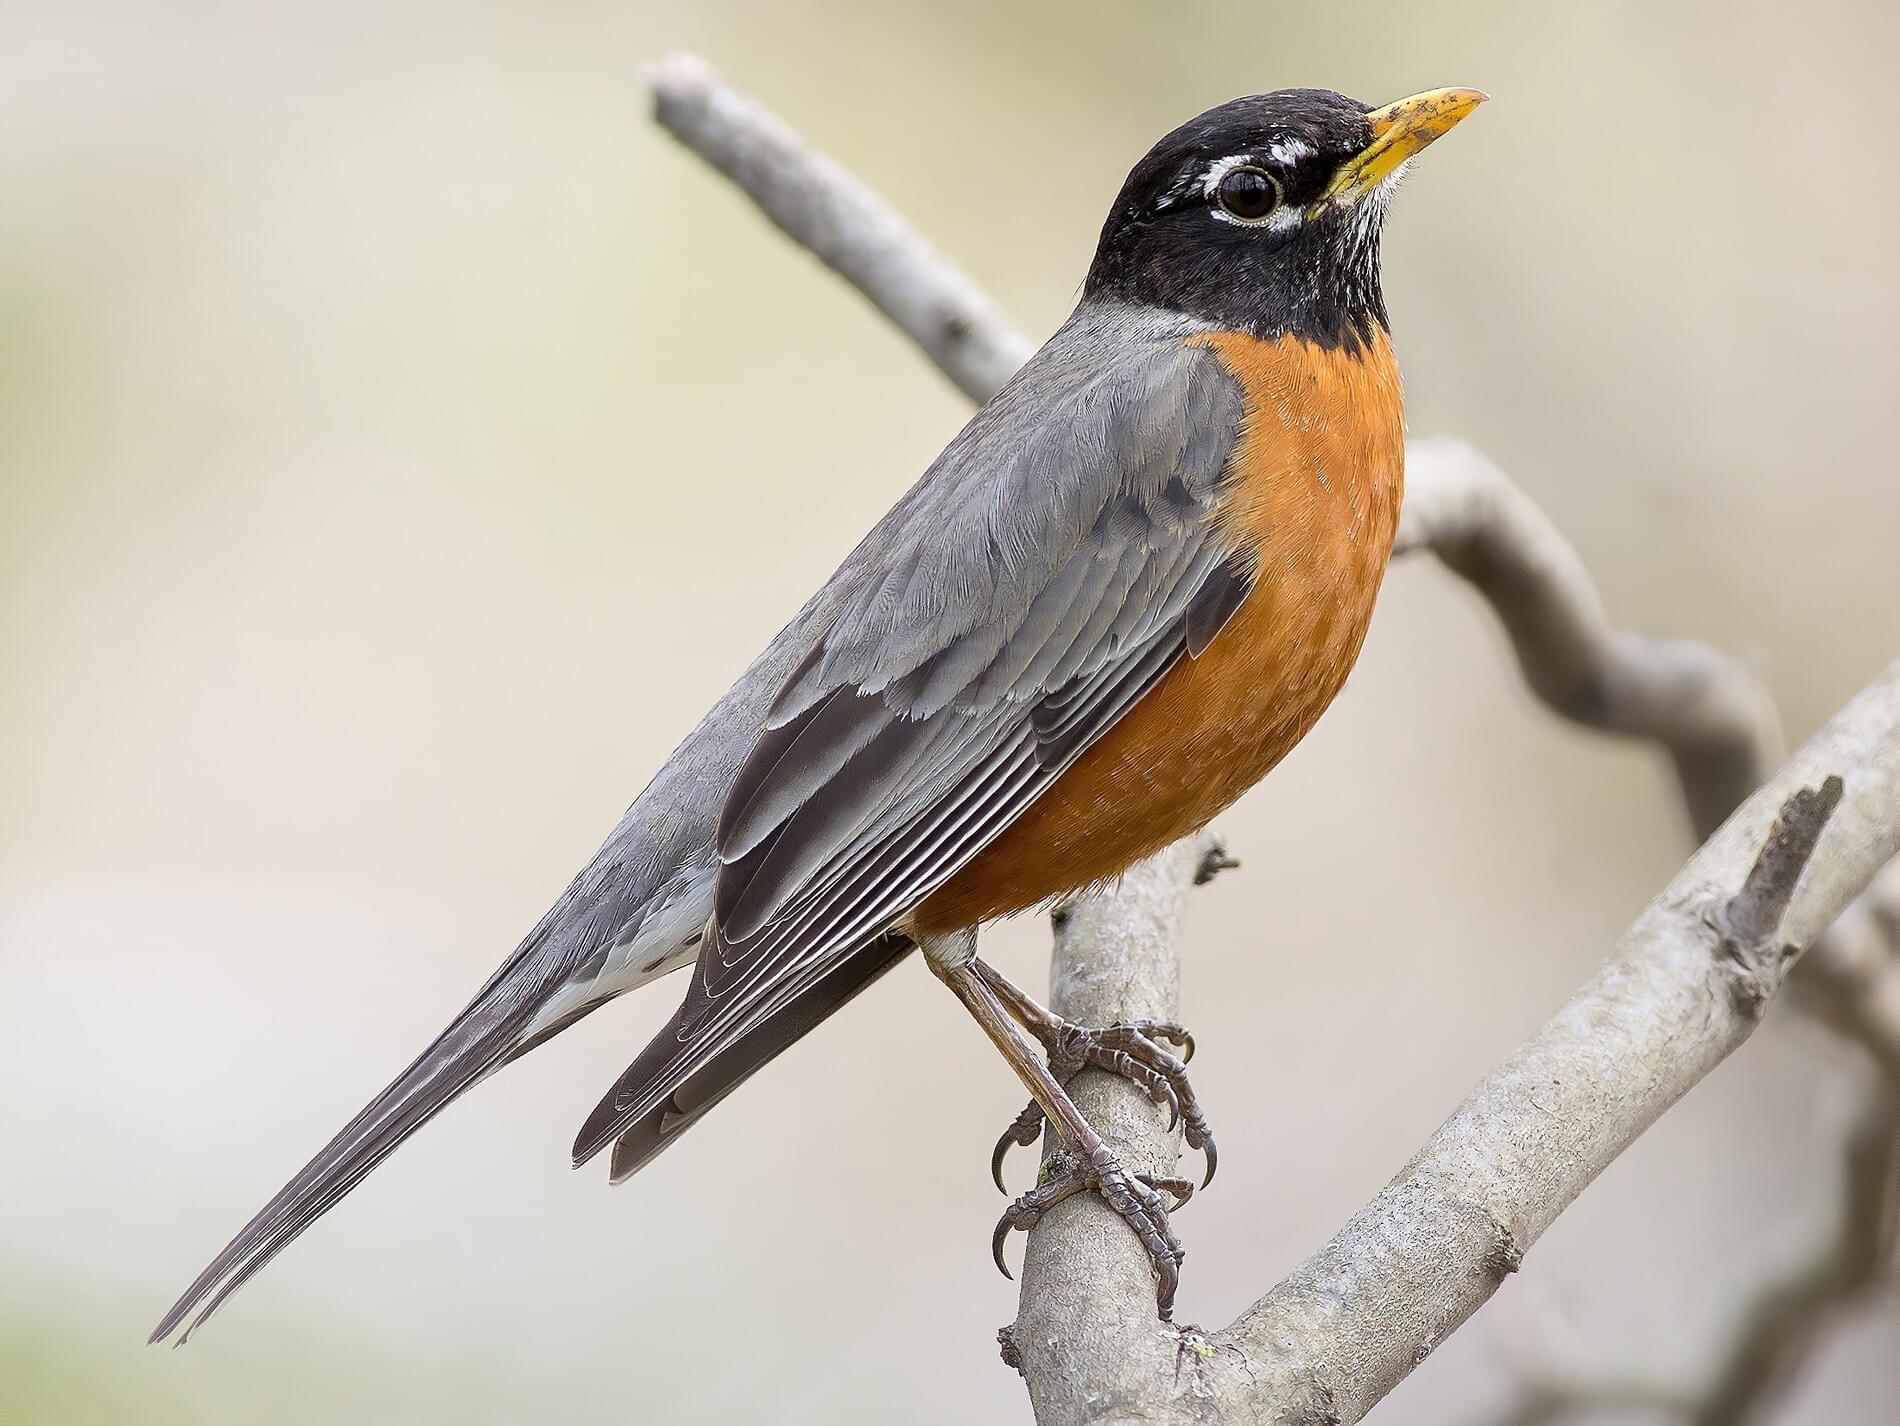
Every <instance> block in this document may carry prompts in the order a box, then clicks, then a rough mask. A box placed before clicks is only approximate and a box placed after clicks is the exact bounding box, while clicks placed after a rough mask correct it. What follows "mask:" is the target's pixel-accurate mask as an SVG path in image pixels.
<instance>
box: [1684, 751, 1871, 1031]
mask: <svg viewBox="0 0 1900 1426" xmlns="http://www.w3.org/2000/svg"><path fill="white" fill-rule="evenodd" d="M1841 792H1842V784H1841V780H1840V778H1839V777H1837V776H1835V775H1834V774H1832V773H1830V774H1828V776H1827V777H1825V778H1824V779H1822V782H1821V785H1820V786H1819V787H1818V788H1815V787H1804V788H1802V789H1801V790H1800V791H1798V792H1796V793H1794V794H1793V795H1791V796H1790V797H1789V798H1788V800H1787V801H1786V802H1784V803H1782V804H1781V810H1780V811H1779V812H1777V813H1776V814H1775V820H1774V823H1773V824H1772V825H1771V826H1770V827H1769V828H1768V836H1767V838H1766V840H1764V841H1763V843H1762V848H1761V851H1760V853H1759V854H1758V855H1757V856H1756V857H1755V864H1754V865H1753V866H1752V867H1750V868H1749V870H1748V876H1747V877H1746V878H1745V879H1744V880H1743V882H1742V889H1741V890H1740V891H1738V892H1736V893H1735V895H1733V896H1731V897H1730V898H1729V899H1728V900H1727V901H1726V902H1724V903H1723V904H1722V905H1720V906H1718V907H1716V908H1715V910H1714V911H1712V912H1711V913H1710V914H1709V917H1708V921H1709V925H1710V926H1711V927H1712V928H1713V929H1714V931H1715V933H1716V935H1717V936H1719V937H1720V938H1721V939H1720V941H1719V942H1718V943H1717V946H1716V954H1717V955H1718V956H1720V957H1721V958H1722V960H1723V961H1724V962H1725V963H1727V964H1728V965H1729V966H1730V967H1731V968H1732V970H1733V976H1732V977H1731V981H1730V992H1731V994H1732V995H1733V996H1734V999H1735V1005H1736V1008H1737V1009H1738V1010H1740V1011H1741V1012H1742V1013H1743V1014H1744V1015H1747V1016H1749V1017H1750V1018H1751V1019H1752V1018H1755V1017H1758V1016H1759V1015H1760V1014H1761V1013H1762V1011H1763V1009H1764V1008H1765V1007H1766V1006H1767V1004H1768V999H1769V997H1770V996H1771V995H1772V994H1773V993H1774V989H1775V987H1776V985H1778V984H1779V983H1780V980H1781V977H1782V975H1783V973H1784V972H1785V971H1786V969H1787V967H1788V963H1789V962H1790V961H1792V960H1793V959H1794V958H1795V956H1796V955H1798V954H1799V953H1800V950H1801V948H1800V947H1799V946H1791V945H1785V944H1783V943H1782V942H1781V939H1780V936H1781V923H1782V920H1783V919H1784V918H1785V917H1786V916H1787V914H1788V903H1789V902H1790V901H1791V900H1793V898H1794V889H1795V886H1796V885H1797V884H1798V883H1799V882H1800V880H1801V873H1802V872H1803V871H1805V870H1806V869H1807V865H1808V861H1809V859H1810V858H1812V857H1813V855H1814V848H1815V846H1816V844H1817V843H1819V842H1820V840H1821V833H1822V831H1823V830H1825V828H1826V827H1827V824H1828V819H1829V818H1830V817H1832V816H1833V815H1834V809H1835V808H1836V807H1838V806H1840V803H1841Z"/></svg>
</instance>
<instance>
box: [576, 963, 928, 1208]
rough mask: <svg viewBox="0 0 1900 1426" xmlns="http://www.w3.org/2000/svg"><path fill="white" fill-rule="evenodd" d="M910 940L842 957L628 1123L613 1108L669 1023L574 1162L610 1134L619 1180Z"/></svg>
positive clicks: (605, 1106)
mask: <svg viewBox="0 0 1900 1426" xmlns="http://www.w3.org/2000/svg"><path fill="white" fill-rule="evenodd" d="M912 948H913V947H912V943H911V942H910V941H908V940H906V939H905V938H904V937H902V936H896V935H890V936H884V937H881V938H879V939H878V940H875V941H872V942H871V943H870V944H868V945H866V946H864V947H863V948H862V949H860V950H858V951H855V952H853V953H852V954H851V955H848V956H846V957H844V958H843V959H842V960H841V961H840V962H839V964H838V965H837V966H836V967H835V968H834V969H833V970H831V971H830V972H829V973H828V974H826V976H825V977H824V978H823V979H822V980H820V981H819V982H818V983H817V984H815V985H813V986H812V987H811V988H810V989H808V990H806V991H805V992H804V993H803V994H802V995H800V996H799V997H798V998H797V999H795V1000H792V1001H790V1002H788V1003H787V1004H786V1005H784V1006H783V1007H781V1008H780V1009H779V1010H778V1011H776V1012H775V1013H774V1014H772V1015H771V1016H769V1017H768V1018H766V1019H765V1020H763V1021H762V1022H760V1023H759V1024H758V1025H756V1026H754V1027H753V1028H752V1029H751V1030H750V1031H748V1032H747V1033H746V1034H744V1035H742V1036H740V1037H739V1038H738V1039H736V1040H734V1041H733V1042H732V1043H731V1044H730V1045H728V1046H726V1047H725V1048H724V1049H723V1050H721V1051H720V1052H719V1053H718V1054H717V1055H715V1056H714V1057H713V1058H712V1059H711V1060H709V1061H707V1062H706V1064H705V1065H704V1066H702V1067H701V1068H700V1069H698V1070H697V1071H695V1072H694V1073H693V1074H692V1075H691V1076H690V1077H689V1078H687V1079H686V1080H685V1081H684V1082H683V1083H681V1084H679V1085H677V1086H676V1087H675V1088H674V1089H673V1090H672V1092H671V1093H669V1094H668V1095H667V1096H666V1097H665V1098H664V1099H662V1100H661V1101H660V1102H659V1103H658V1104H657V1105H655V1106H654V1107H653V1108H652V1109H651V1110H649V1111H648V1112H647V1113H646V1114H643V1115H642V1116H640V1118H638V1119H635V1120H634V1121H633V1122H632V1123H630V1124H625V1125H624V1127H623V1126H621V1125H619V1124H618V1123H617V1121H616V1119H615V1116H614V1113H613V1106H614V1102H615V1099H616V1096H617V1094H619V1093H621V1092H624V1091H625V1090H626V1089H627V1088H628V1087H629V1086H630V1085H631V1086H632V1087H633V1088H634V1089H635V1090H636V1091H643V1090H644V1089H645V1088H646V1087H647V1084H646V1081H648V1080H649V1079H650V1078H651V1076H652V1073H653V1070H652V1069H651V1068H650V1067H649V1065H648V1061H649V1060H652V1059H654V1058H656V1056H657V1057H659V1058H663V1057H664V1055H665V1054H666V1053H668V1052H670V1051H671V1049H672V1047H673V1034H672V1032H673V1029H674V1028H675V1027H674V1026H671V1025H669V1026H668V1027H667V1028H666V1029H664V1030H662V1031H661V1032H660V1033H659V1034H658V1035H656V1036H655V1037H654V1041H653V1044H652V1045H651V1046H649V1047H648V1052H647V1053H646V1054H643V1055H642V1056H641V1057H640V1059H638V1060H636V1061H635V1062H634V1064H633V1066H632V1067H631V1068H629V1069H628V1071H627V1073H626V1074H625V1075H623V1076H622V1078H621V1081H620V1083H619V1084H617V1085H616V1086H615V1089H614V1091H610V1092H609V1093H608V1095H607V1097H606V1098H605V1099H603V1100H602V1101H601V1103H600V1105H599V1106H598V1107H597V1108H596V1109H595V1110H594V1112H593V1114H592V1115H591V1116H590V1117H589V1119H588V1122H587V1125H586V1127H584V1128H583V1129H582V1130H581V1133H580V1136H579V1138H578V1139H577V1140H576V1141H575V1146H574V1157H575V1162H576V1163H577V1164H578V1163H581V1162H584V1161H585V1160H586V1159H588V1158H590V1157H592V1156H593V1155H594V1154H595V1153H598V1152H599V1151H600V1150H601V1149H602V1148H604V1147H606V1145H607V1143H608V1142H609V1141H610V1140H611V1142H612V1143H613V1146H614V1152H613V1158H612V1160H611V1163H612V1169H611V1170H610V1172H611V1177H612V1181H613V1182H615V1183H620V1182H622V1181H624V1180H625V1179H628V1178H630V1177H632V1176H633V1174H634V1173H636V1172H638V1171H639V1170H640V1169H642V1168H644V1167H645V1166H646V1165H647V1164H648V1163H649V1162H651V1161H652V1159H653V1157H654V1156H655V1155H656V1154H658V1153H659V1152H660V1151H661V1150H662V1149H665V1148H667V1147H669V1146H670V1145H671V1144H672V1143H673V1141H674V1140H675V1139H677V1138H678V1137H679V1136H680V1135H681V1134H683V1133H685V1132H686V1130H688V1129H689V1128H691V1127H692V1126H693V1125H694V1124H696V1123H698V1122H699V1120H700V1119H701V1118H703V1117H704V1116H705V1115H706V1114H707V1113H709V1112H710V1111H711V1110H712V1109H713V1107H714V1106H715V1105H717V1104H718V1103H719V1102H720V1101H721V1100H722V1099H724V1098H725V1097H726V1096H727V1095H728V1094H731V1093H732V1091H733V1090H735V1089H737V1088H738V1087H739V1086H740V1085H741V1084H743V1083H745V1081H746V1080H748V1079H750V1078H751V1077H752V1076H753V1075H754V1074H755V1073H757V1072H758V1071H759V1070H761V1069H763V1068H764V1067H765V1066H766V1065H767V1064H768V1063H770V1062H771V1061H772V1060H773V1059H775V1058H777V1056H778V1055H779V1053H780V1052H781V1051H783V1050H785V1049H788V1048H789V1047H790V1046H791V1045H793V1044H794V1043H796V1042H797V1041H798V1040H800V1039H802V1038H804V1036H805V1034H806V1032H807V1031H809V1030H812V1029H814V1028H816V1027H817V1025H818V1024H819V1022H821V1021H823V1020H825V1019H828V1018H829V1017H830V1016H831V1015H832V1014H833V1012H835V1011H837V1010H839V1009H841V1008H842V1007H843V1006H844V1005H845V1004H846V1003H848V1002H849V1001H850V1000H852V999H853V998H854V997H855V996H856V995H857V994H858V992H860V991H861V990H863V989H864V988H865V987H866V986H868V985H870V984H871V982H872V981H874V980H876V979H877V978H878V977H879V976H881V975H883V974H884V972H885V971H887V970H889V969H890V968H891V967H892V966H894V965H896V964H897V963H898V962H899V961H900V960H902V959H903V958H904V957H905V956H906V955H907V954H909V952H910V951H911V950H912Z"/></svg>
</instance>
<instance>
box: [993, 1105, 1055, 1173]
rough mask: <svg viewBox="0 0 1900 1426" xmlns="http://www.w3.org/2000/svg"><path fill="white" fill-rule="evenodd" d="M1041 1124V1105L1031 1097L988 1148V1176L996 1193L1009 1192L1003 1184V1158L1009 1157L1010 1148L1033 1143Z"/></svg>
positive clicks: (1027, 1145) (1025, 1146) (1039, 1132)
mask: <svg viewBox="0 0 1900 1426" xmlns="http://www.w3.org/2000/svg"><path fill="white" fill-rule="evenodd" d="M1042 1124H1043V1115H1042V1106H1041V1105H1040V1104H1038V1103H1036V1101H1035V1100H1033V1099H1032V1100H1030V1101H1029V1106H1028V1107H1027V1108H1026V1109H1024V1110H1023V1112H1022V1113H1020V1114H1018V1115H1017V1116H1016V1119H1015V1122H1013V1123H1012V1124H1011V1125H1010V1126H1009V1127H1008V1128H1007V1129H1005V1130H1004V1131H1003V1136H1002V1138H1000V1139H998V1140H997V1141H996V1147H995V1148H994V1149H991V1150H990V1177H991V1178H992V1179H994V1180H995V1182H996V1191H997V1192H998V1193H1008V1192H1009V1189H1008V1188H1006V1187H1005V1186H1004V1184H1003V1160H1004V1159H1006V1158H1008V1157H1009V1151H1010V1150H1011V1149H1012V1148H1024V1149H1026V1148H1028V1147H1029V1146H1030V1145H1031V1144H1033V1143H1035V1142H1036V1138H1037V1136H1038V1135H1039V1134H1041V1133H1042Z"/></svg>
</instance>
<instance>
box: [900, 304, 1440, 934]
mask: <svg viewBox="0 0 1900 1426" xmlns="http://www.w3.org/2000/svg"><path fill="white" fill-rule="evenodd" d="M1197 340H1201V341H1204V342H1206V343H1207V345H1209V346H1210V347H1212V348H1213V349H1214V351H1215V352H1216V353H1217V354H1218V355H1219V357H1220V359H1221V360H1222V362H1223V363H1224V364H1225V365H1226V366H1227V368H1228V369H1229V370H1230V371H1231V372H1232V373H1233V374H1234V376H1235V378H1236V379H1237V380H1238V381H1239V382H1240V384H1241V387H1242V389H1243V391H1244V392H1245V396H1246V418H1245V424H1244V426H1243V428H1242V434H1241V439H1240V442H1239V444H1238V445H1237V447H1236V449H1235V454H1234V457H1233V459H1232V462H1231V465H1230V470H1229V494H1228V496H1227V498H1226V501H1225V503H1224V504H1223V506H1222V508H1221V511H1220V513H1219V516H1218V518H1219V519H1220V520H1221V521H1222V522H1223V523H1224V524H1225V525H1226V526H1227V528H1228V530H1229V531H1230V537H1231V538H1233V539H1235V540H1236V541H1237V542H1239V543H1241V544H1243V545H1244V546H1246V547H1250V548H1252V549H1253V550H1254V551H1255V553H1256V555H1257V569H1258V574H1257V576H1256V578H1255V581H1254V588H1253V592H1252V593H1251V594H1250V595H1249V596H1248V598H1247V600H1246V602H1245V603H1244V604H1242V605H1241V607H1240V608H1239V610H1237V611H1236V612H1235V614H1234V616H1233V617H1232V618H1231V619H1230V620H1229V621H1228V623H1227V625H1226V627H1225V628H1223V629H1222V630H1221V632H1220V634H1219V636H1218V637H1217V638H1216V639H1215V640H1214V642H1213V643H1212V644H1211V645H1209V646H1208V648H1207V649H1206V650H1204V651H1203V652H1202V654H1201V656H1200V657H1199V658H1192V659H1188V658H1184V659H1182V660H1181V662H1180V663H1178V664H1176V665H1175V667H1174V668H1173V669H1172V670H1171V671H1170V672H1169V673H1168V674H1167V676H1166V677H1164V678H1163V679H1162V680H1161V682H1159V683H1158V684H1156V685H1155V687H1154V689H1153V690H1152V691H1151V692H1149V694H1148V695H1147V696H1146V697H1145V698H1143V699H1142V700H1141V702H1140V703H1139V704H1137V705H1136V706H1135V707H1134V708H1132V709H1131V710H1129V712H1128V714H1127V715H1126V716H1125V717H1123V719H1122V720H1121V721H1120V722H1119V723H1117V724H1116V725H1115V726H1114V727H1113V728H1111V729H1110V730H1109V731H1108V733H1107V734H1105V735H1104V736H1103V737H1102V738H1101V740H1100V741H1098V742H1097V743H1096V744H1095V745H1094V746H1093V747H1091V748H1090V749H1089V750H1088V751H1087V752H1086V753H1084V754H1083V755H1082V756H1081V757H1080V758H1078V759H1077V760H1076V762H1075V764H1074V765H1073V766H1072V767H1070V768H1069V770H1068V771H1067V772H1065V773H1064V774H1063V775H1062V776H1061V777H1060V778H1058V779H1057V780H1056V781H1055V782H1054V783H1053V784H1051V786H1050V787H1049V789H1048V791H1046V792H1044V793H1043V795H1042V796H1041V797H1039V798H1038V799H1037V800H1036V801H1035V802H1034V803H1033V804H1031V806H1030V807H1029V808H1028V810H1027V811H1025V812H1024V813H1023V815H1022V816H1021V817H1019V818H1018V819H1017V820H1016V821H1015V822H1014V823H1012V824H1011V825H1010V826H1009V827H1008V828H1007V829H1006V830H1005V831H1004V832H1003V833H1002V835H1001V836H999V837H998V838H997V839H996V840H995V841H994V842H992V843H991V844H990V845H989V846H988V847H986V848H984V850H983V851H982V852H981V853H979V854H978V855H977V857H976V858H975V859H974V860H973V861H971V862H970V863H969V865H967V866H965V867H964V868H963V869H962V870H961V871H960V872H958V873H957V874H956V876H954V877H952V878H951V879H950V880H949V881H948V882H946V883H945V884H944V885H943V886H941V887H939V888H938V889H937V890H936V891H935V892H933V893H932V894H931V895H930V896H929V897H928V898H927V899H926V900H925V901H924V902H923V903H922V904H921V905H919V906H918V907H917V909H916V910H915V911H914V912H912V914H911V916H910V917H909V918H908V921H909V925H910V927H911V928H912V929H913V930H914V931H916V932H917V933H920V934H936V933H942V932H945V931H951V930H956V929H959V928H961V927H964V926H969V925H973V924H975V923H976V922H978V921H983V920H987V919H990V918H992V917H996V916H1005V915H1008V914H1009V913H1011V912H1013V911H1021V910H1023V909H1025V908H1027V907H1030V906H1035V905H1038V904H1040V903H1043V902H1046V901H1049V900H1051V899H1052V898H1054V897H1058V896H1061V895H1064V894H1065V893H1068V892H1071V891H1074V890H1076V889H1077V888H1079V887H1084V886H1088V885H1090V884H1092V883H1095V882H1100V881H1104V880H1107V879H1108V878H1111V877H1114V876H1117V875H1119V874H1120V873H1122V872H1123V871H1126V870H1127V869H1128V868H1129V867H1130V866H1132V865H1133V864H1134V863H1135V862H1137V861H1139V860H1141V858H1143V857H1145V856H1147V855H1149V854H1150V853H1152V852H1156V851H1159V850H1160V849H1161V848H1162V847H1164V846H1166V845H1168V843H1170V842H1173V841H1176V840H1177V839H1179V838H1181V837H1184V836H1186V835H1187V834H1188V833H1189V832H1192V831H1194V830H1195V829H1197V828H1199V827H1202V826H1204V825H1206V823H1207V822H1208V821H1210V820H1211V819H1212V818H1213V817H1214V816H1215V814H1216V813H1218V812H1220V811H1221V810H1222V809H1223V808H1225V807H1227V806H1228V805H1229V804H1230V803H1232V802H1233V801H1234V799H1236V798H1237V797H1239V796H1240V794H1241V793H1243V792H1245V791H1246V790H1247V789H1248V788H1249V787H1252V786H1253V785H1254V783H1256V782H1258V781H1259V780H1260V779H1261V778H1262V777H1265V776H1266V774H1267V772H1268V771H1269V770H1270V769H1271V768H1272V767H1273V765H1274V764H1275V763H1277V762H1279V761H1280V759H1281V758H1283V757H1285V756H1286V755H1287V753H1288V752H1289V751H1291V749H1292V748H1293V745H1294V744H1295V743H1297V742H1299V740H1300V739H1301V738H1302V737H1304V736H1305V735H1306V732H1307V730H1308V729H1309V728H1311V727H1312V726H1313V724H1314V722H1316V721H1317V720H1318V718H1319V715H1320V714H1321V713H1323V712H1325V711H1326V707H1327V705H1328V704H1330V703H1331V702H1332V701H1333V697H1334V695H1336V694H1337V693H1338V692H1339V690H1340V688H1341V686H1342V685H1343V684H1344V683H1345V681H1346V674H1347V672H1348V671H1349V670H1350V669H1351V668H1352V665H1353V662H1354V660H1355V659H1357V658H1358V656H1359V647H1360V645H1361V644H1362V643H1363V642H1364V640H1365V636H1366V628H1367V625H1368V624H1369V623H1370V622H1371V619H1372V606H1373V601H1374V599H1375V598H1376V597H1377V595H1378V592H1379V583H1380V581H1381V579H1382V578H1383V577H1384V574H1385V566H1386V560H1387V558H1388V557H1389V556H1390V554H1391V552H1392V540H1393V536H1394V535H1395V534H1396V533H1397V530H1398V518H1399V498H1400V494H1401V491H1402V488H1403V481H1404V465H1405V439H1404V417H1403V410H1402V402H1401V397H1400V390H1399V375H1398V367H1397V364H1396V363H1395V362H1394V361H1393V358H1392V349H1391V345H1390V342H1389V340H1388V339H1387V338H1386V336H1385V334H1384V333H1383V332H1380V333H1378V335H1377V337H1376V338H1375V340H1374V341H1373V342H1372V343H1371V344H1370V345H1369V346H1368V347H1366V348H1364V349H1362V350H1361V351H1359V352H1358V353H1356V354H1348V353H1346V352H1344V351H1342V350H1333V351H1327V350H1325V349H1322V348H1320V347H1318V346H1315V345H1313V344H1311V343H1308V342H1304V341H1301V340H1299V339H1298V338H1293V337H1285V338H1279V339H1275V340H1271V341H1263V340H1260V339H1258V338H1255V337H1252V336H1248V335H1245V334H1243V333H1238V332H1219V333H1211V334H1209V335H1208V336H1206V337H1202V338H1198V339H1197Z"/></svg>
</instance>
